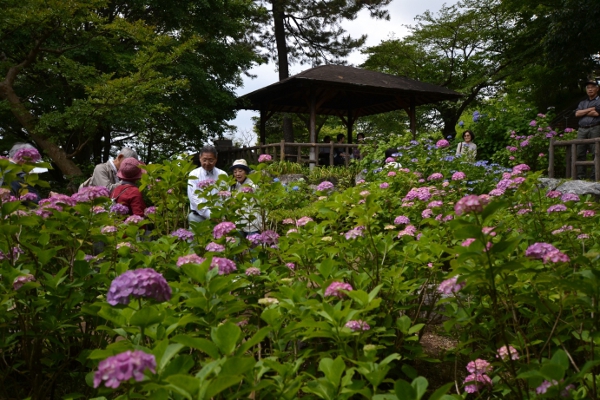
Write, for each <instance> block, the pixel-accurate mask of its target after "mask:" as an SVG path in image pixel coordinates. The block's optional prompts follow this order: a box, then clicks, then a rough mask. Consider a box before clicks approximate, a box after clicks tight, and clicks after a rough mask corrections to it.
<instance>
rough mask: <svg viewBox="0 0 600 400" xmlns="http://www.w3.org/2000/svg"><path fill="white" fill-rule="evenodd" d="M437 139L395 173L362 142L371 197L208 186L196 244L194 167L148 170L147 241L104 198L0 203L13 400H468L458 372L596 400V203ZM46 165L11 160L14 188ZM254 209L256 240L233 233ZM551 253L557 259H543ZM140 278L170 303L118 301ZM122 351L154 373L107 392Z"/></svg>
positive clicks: (272, 184) (260, 174)
mask: <svg viewBox="0 0 600 400" xmlns="http://www.w3.org/2000/svg"><path fill="white" fill-rule="evenodd" d="M525 129H527V128H525ZM436 139H440V138H434V140H430V139H423V140H421V141H420V142H418V143H411V142H407V141H403V139H401V138H391V141H390V142H389V143H381V145H385V146H395V147H397V150H396V151H398V152H399V153H400V155H397V156H396V162H399V163H402V167H400V166H398V165H396V164H392V163H389V162H388V163H387V166H386V167H382V165H383V161H382V160H381V156H382V153H383V151H384V148H377V147H375V146H372V145H371V146H370V145H365V154H366V156H365V159H364V160H363V161H362V164H361V165H360V168H366V169H367V170H368V171H367V172H366V176H365V180H364V181H359V182H358V183H357V184H356V185H351V186H349V187H347V188H343V187H340V186H339V185H338V186H336V187H334V188H331V189H325V190H319V191H317V190H315V189H314V188H312V187H311V186H310V184H309V182H308V181H306V182H302V181H300V182H298V183H297V184H288V185H286V186H284V185H283V184H282V183H281V182H277V181H274V180H273V177H272V176H271V175H270V174H267V173H266V171H265V170H268V169H269V168H282V167H283V166H281V165H280V166H276V165H273V164H270V165H269V164H261V165H258V166H256V167H255V170H256V172H254V173H252V174H251V175H250V178H251V179H252V180H253V181H254V182H255V183H256V184H257V188H256V189H255V190H253V191H252V192H251V191H247V192H239V193H238V192H236V193H229V191H228V190H225V189H227V188H229V184H230V183H232V180H231V179H227V178H220V181H218V182H216V183H215V185H217V187H218V188H219V189H221V190H220V191H219V192H218V193H215V194H208V193H209V192H211V191H212V189H214V187H209V189H208V190H206V189H203V188H198V190H201V191H202V190H205V192H203V195H204V196H206V198H207V200H208V203H207V205H208V206H210V207H211V210H212V217H213V218H214V219H213V220H207V221H204V222H202V223H199V224H195V225H194V226H192V227H191V231H193V233H194V235H193V237H191V238H189V239H186V240H181V239H179V238H178V237H176V236H173V235H171V234H170V233H171V232H170V231H172V230H174V229H176V228H181V227H182V225H183V224H184V222H183V221H182V219H181V218H182V217H183V216H184V215H185V212H184V210H183V209H182V208H181V207H182V205H181V204H180V203H182V202H184V201H185V190H186V188H187V176H188V173H189V170H190V169H191V168H192V167H191V165H190V163H189V162H187V161H185V160H179V159H177V160H176V161H173V162H169V163H165V164H156V165H154V166H148V174H147V175H146V176H145V177H144V178H143V186H145V189H148V190H149V191H150V196H151V197H152V199H153V201H155V204H156V207H157V212H156V214H153V215H150V216H148V218H147V219H146V220H144V221H141V222H137V223H132V222H130V221H125V220H124V217H123V216H120V215H116V214H114V213H112V212H110V211H109V210H107V208H108V205H109V204H110V203H109V200H108V199H106V198H96V199H93V200H90V201H79V202H78V203H77V204H71V205H69V203H70V202H71V201H70V200H67V199H65V198H63V199H62V200H61V201H58V202H56V201H57V200H56V199H57V198H54V200H52V199H50V200H48V201H43V202H42V205H41V206H39V207H37V208H28V205H26V204H22V203H21V202H19V201H18V200H16V199H14V198H10V195H9V193H8V190H7V189H5V188H2V191H0V199H1V202H2V206H1V208H0V212H1V215H0V251H2V253H0V256H1V257H0V275H1V279H0V290H1V293H2V305H3V306H2V307H1V308H0V321H1V324H0V335H2V338H3V340H2V341H1V342H0V347H1V350H2V356H3V360H4V363H3V364H2V367H0V368H1V371H0V372H1V376H2V377H3V379H4V381H3V385H1V386H0V397H17V398H26V397H30V398H32V399H45V398H49V397H65V398H71V397H76V396H79V397H83V398H95V397H102V396H103V397H106V398H124V399H126V398H151V399H152V398H156V399H162V398H174V399H180V398H181V399H183V398H185V399H190V398H198V399H207V400H208V399H213V398H215V399H239V398H245V397H253V398H255V399H272V398H283V399H294V398H298V397H307V398H320V399H343V398H347V399H350V398H370V399H431V400H438V399H444V400H448V399H451V398H454V399H456V398H466V397H467V396H468V395H467V389H469V390H470V389H471V388H473V387H472V386H468V385H467V384H468V382H469V381H468V380H465V378H464V377H465V376H466V375H467V374H466V373H465V367H467V368H471V369H472V365H471V364H468V363H469V362H470V361H475V360H480V361H479V362H481V360H484V361H487V362H489V363H490V367H491V368H489V369H488V368H486V370H485V373H482V372H481V371H480V374H485V375H486V376H489V378H490V380H489V382H487V381H486V383H482V382H480V383H479V384H478V385H477V392H478V393H475V396H480V397H486V398H487V397H490V398H507V399H508V398H510V399H513V398H536V397H539V398H556V397H557V396H558V395H559V394H561V393H562V392H563V391H564V390H566V391H567V392H568V393H569V395H570V396H571V397H572V398H576V399H587V398H598V397H599V396H598V393H597V387H598V386H597V383H598V382H600V380H599V379H598V373H597V366H598V365H599V364H600V362H599V361H598V358H599V357H600V354H599V353H598V346H597V343H596V342H597V338H598V327H599V326H600V325H599V324H598V318H599V316H600V310H599V306H598V304H599V299H600V291H599V289H598V288H599V287H600V285H599V284H598V283H599V282H598V280H599V279H600V274H599V273H598V271H597V268H596V263H597V258H598V255H599V254H600V247H599V244H598V238H599V235H600V231H599V230H598V229H597V228H596V226H597V222H598V221H597V219H598V216H597V215H598V214H597V209H598V207H597V205H596V204H595V203H593V202H591V201H590V198H581V199H576V198H572V197H571V198H569V197H563V198H561V197H560V194H556V193H551V194H550V195H546V193H544V191H542V190H541V189H540V188H539V187H538V178H539V177H540V175H541V174H540V173H539V172H537V173H527V172H526V171H524V170H523V168H524V167H521V168H522V169H519V168H515V169H513V170H512V171H511V172H510V174H509V175H510V177H507V176H502V175H501V173H502V172H503V170H501V169H500V167H498V166H492V165H488V163H486V162H478V163H475V164H471V163H465V162H464V161H462V160H460V159H458V160H457V159H454V158H452V159H450V158H449V156H450V155H451V153H452V150H453V149H452V147H445V144H444V143H443V142H442V143H440V146H439V148H438V146H437V140H436ZM377 159H379V161H375V160H377ZM32 167H33V166H32V165H27V164H25V165H23V166H21V165H17V164H10V163H9V162H8V161H7V160H0V168H1V169H2V171H3V174H4V178H5V182H6V183H5V184H10V180H12V179H13V178H14V177H16V176H17V174H18V173H21V172H23V171H28V170H29V169H30V168H32ZM374 167H375V168H374ZM525 169H526V168H525ZM5 171H6V172H5ZM457 172H463V173H464V174H465V175H466V176H465V177H464V178H462V176H461V175H460V174H458V175H457V174H456V173H457ZM438 173H439V174H441V175H442V177H443V178H441V179H440V178H439V175H434V174H438ZM501 178H504V179H502V180H501ZM157 179H160V180H157ZM498 181H500V183H498ZM32 183H35V182H32ZM150 185H152V187H151V188H150ZM295 185H296V186H298V188H297V190H296V189H294V186H295ZM496 185H497V186H498V187H497V188H496V189H498V188H500V187H502V191H503V193H502V194H501V195H500V194H498V193H497V192H496V193H493V194H494V195H493V196H491V195H489V194H487V193H492V192H491V188H493V187H495V186H496ZM290 186H291V187H290ZM169 189H172V190H173V192H172V193H168V190H169ZM321 189H323V188H321ZM471 193H475V194H481V196H475V197H474V198H470V199H468V200H469V201H467V199H464V196H465V195H466V194H471ZM53 202H55V203H54V206H52V205H53V204H52V203H53ZM249 203H251V204H252V207H253V208H255V209H256V210H258V211H257V212H260V213H261V214H262V216H263V220H264V221H265V225H264V226H263V235H261V236H260V237H259V238H255V237H251V238H243V237H242V235H240V234H239V231H238V228H239V227H237V228H233V227H232V228H231V231H229V232H226V233H224V234H221V233H222V231H221V230H222V229H223V225H220V226H219V227H217V224H219V223H221V222H223V221H228V222H233V223H234V224H235V223H236V222H237V221H239V216H240V214H241V213H243V212H244V210H245V207H246V206H247V205H248V204H249ZM458 203H460V204H458ZM56 206H58V207H56ZM309 207H310V209H311V210H312V212H313V214H312V215H311V218H302V217H308V216H307V215H302V216H301V215H299V214H295V213H296V212H297V210H301V209H308V208H309ZM461 207H462V208H461ZM102 211H104V212H102ZM285 211H289V214H288V218H289V220H286V221H281V224H280V223H279V221H278V220H276V219H274V218H272V216H273V215H274V214H275V213H276V212H278V213H279V215H280V216H282V217H283V216H284V212H285ZM152 218H154V220H153V221H154V224H155V232H154V233H153V234H152V235H150V236H145V235H144V230H145V227H146V226H147V225H148V224H149V222H150V220H152ZM290 225H291V226H290ZM107 226H112V227H115V229H114V230H116V231H115V232H108V231H107V230H105V229H104V230H103V228H105V227H107ZM268 229H272V230H275V231H273V232H267V230H268ZM220 232H221V233H220ZM100 242H101V243H102V244H103V246H99V243H100ZM542 242H543V243H546V244H548V245H550V244H551V245H553V246H555V247H556V252H551V253H548V254H546V255H545V256H544V255H541V254H537V253H536V251H534V250H532V249H535V246H538V248H539V243H542ZM534 243H538V244H536V245H534ZM209 245H211V247H208V248H209V250H207V246H209ZM215 245H220V246H222V250H217V249H215ZM532 245H533V247H531V246H532ZM216 247H219V246H216ZM211 248H212V249H213V250H215V251H212V250H210V249H211ZM194 255H195V256H199V257H202V259H196V260H195V261H194V260H191V259H190V256H194ZM223 258H226V259H227V260H229V262H231V263H233V264H231V265H234V266H235V269H233V270H229V271H226V270H225V269H223V268H221V269H220V267H219V265H218V264H219V263H222V262H223V260H222V259H223ZM215 264H217V266H215ZM141 268H151V269H153V270H155V271H156V272H158V273H160V274H161V275H162V276H163V277H164V279H165V280H166V281H167V283H168V285H169V288H170V291H171V295H170V296H167V298H166V300H165V299H163V298H160V299H159V300H157V299H156V298H154V296H153V293H155V292H154V291H155V290H157V289H156V288H155V287H154V286H152V285H145V284H140V282H134V283H132V284H134V286H135V290H136V292H135V293H139V292H145V293H146V296H144V297H141V298H131V302H129V303H128V304H117V305H112V304H110V303H109V302H108V300H109V293H110V294H111V295H113V294H114V293H115V292H117V293H118V291H119V288H118V287H117V286H111V285H112V284H113V283H114V279H115V278H116V277H117V276H120V275H122V274H123V273H124V272H126V271H131V270H138V269H141ZM27 274H31V275H32V277H33V278H34V279H30V278H31V277H29V275H27ZM25 277H27V278H28V279H25ZM449 279H455V281H454V282H453V281H449ZM25 281H27V282H25ZM19 283H22V286H19ZM441 283H443V285H440V284H441ZM15 284H16V285H15ZM332 284H333V285H332ZM340 284H344V285H343V287H341V288H340V287H338V288H337V289H336V285H340ZM348 285H349V286H348ZM111 287H112V289H111ZM444 287H446V289H444ZM448 288H451V289H448ZM123 293H126V294H127V293H129V292H123ZM129 294H130V295H131V293H129ZM111 303H113V302H111ZM432 331H434V332H435V331H437V332H438V333H439V332H442V334H443V335H446V336H448V337H450V338H452V339H453V340H452V341H451V344H450V345H449V346H448V348H447V349H446V350H445V351H439V352H430V351H428V350H427V349H426V348H424V346H423V345H422V343H423V338H424V337H425V335H426V334H431V332H432ZM504 346H512V347H513V348H514V349H515V350H516V351H517V353H518V356H519V357H518V358H516V357H507V356H505V357H502V355H501V354H499V353H498V350H499V349H501V348H502V347H504ZM128 350H139V351H143V352H145V353H147V354H150V355H152V356H154V359H155V360H156V369H155V371H150V370H149V369H148V370H146V371H143V376H142V375H139V376H136V379H130V380H128V381H126V382H125V381H124V382H120V384H119V387H118V388H116V389H113V388H110V387H106V386H105V384H104V383H102V384H100V385H99V387H97V388H94V387H93V386H94V384H93V381H94V374H95V373H96V371H97V369H98V364H99V363H100V362H101V361H104V360H106V359H107V358H109V357H111V356H114V355H117V354H121V353H124V352H126V351H128ZM441 366H449V369H450V371H448V372H447V373H443V372H442V371H444V370H443V369H442V368H441ZM469 372H470V371H469ZM433 378H435V380H434V379H433ZM571 385H573V386H571ZM542 389H543V390H545V391H546V392H545V393H538V392H542V391H543V390H542ZM450 390H452V392H453V394H452V395H449V394H447V393H448V392H449V391H450ZM455 391H456V393H455ZM75 393H79V394H80V395H77V394H75Z"/></svg>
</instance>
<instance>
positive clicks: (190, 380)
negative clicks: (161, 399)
mask: <svg viewBox="0 0 600 400" xmlns="http://www.w3.org/2000/svg"><path fill="white" fill-rule="evenodd" d="M165 380H166V381H167V382H169V383H170V384H171V385H173V386H175V387H177V388H180V389H183V390H184V391H185V392H186V393H189V394H190V395H191V396H192V397H193V398H195V397H196V396H197V395H198V391H199V390H200V379H198V378H194V377H193V376H189V375H183V374H177V375H171V376H168V377H167V378H165Z"/></svg>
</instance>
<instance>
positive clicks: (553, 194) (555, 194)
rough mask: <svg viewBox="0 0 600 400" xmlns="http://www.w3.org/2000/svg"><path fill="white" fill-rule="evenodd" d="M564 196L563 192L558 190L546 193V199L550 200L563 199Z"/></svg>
mask: <svg viewBox="0 0 600 400" xmlns="http://www.w3.org/2000/svg"><path fill="white" fill-rule="evenodd" d="M561 196H562V192H559V191H558V190H550V191H549V192H548V193H546V197H548V198H550V199H555V198H557V197H561Z"/></svg>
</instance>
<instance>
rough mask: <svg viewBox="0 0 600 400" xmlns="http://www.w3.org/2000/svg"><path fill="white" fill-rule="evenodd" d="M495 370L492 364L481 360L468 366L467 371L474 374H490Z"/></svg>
mask: <svg viewBox="0 0 600 400" xmlns="http://www.w3.org/2000/svg"><path fill="white" fill-rule="evenodd" d="M493 369H494V368H493V367H492V364H490V363H489V362H487V361H486V360H482V359H481V358H478V359H476V360H475V361H471V362H469V363H468V364H467V371H469V372H470V373H472V374H489V373H491V372H492V370H493Z"/></svg>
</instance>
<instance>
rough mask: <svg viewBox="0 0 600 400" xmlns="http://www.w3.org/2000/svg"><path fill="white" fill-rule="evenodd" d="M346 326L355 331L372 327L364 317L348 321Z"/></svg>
mask: <svg viewBox="0 0 600 400" xmlns="http://www.w3.org/2000/svg"><path fill="white" fill-rule="evenodd" d="M344 326H345V327H346V328H349V329H351V330H352V331H353V332H357V331H368V330H369V329H371V327H370V326H369V324H367V323H366V322H365V321H363V320H362V319H359V320H352V321H348V322H346V325H344Z"/></svg>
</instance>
